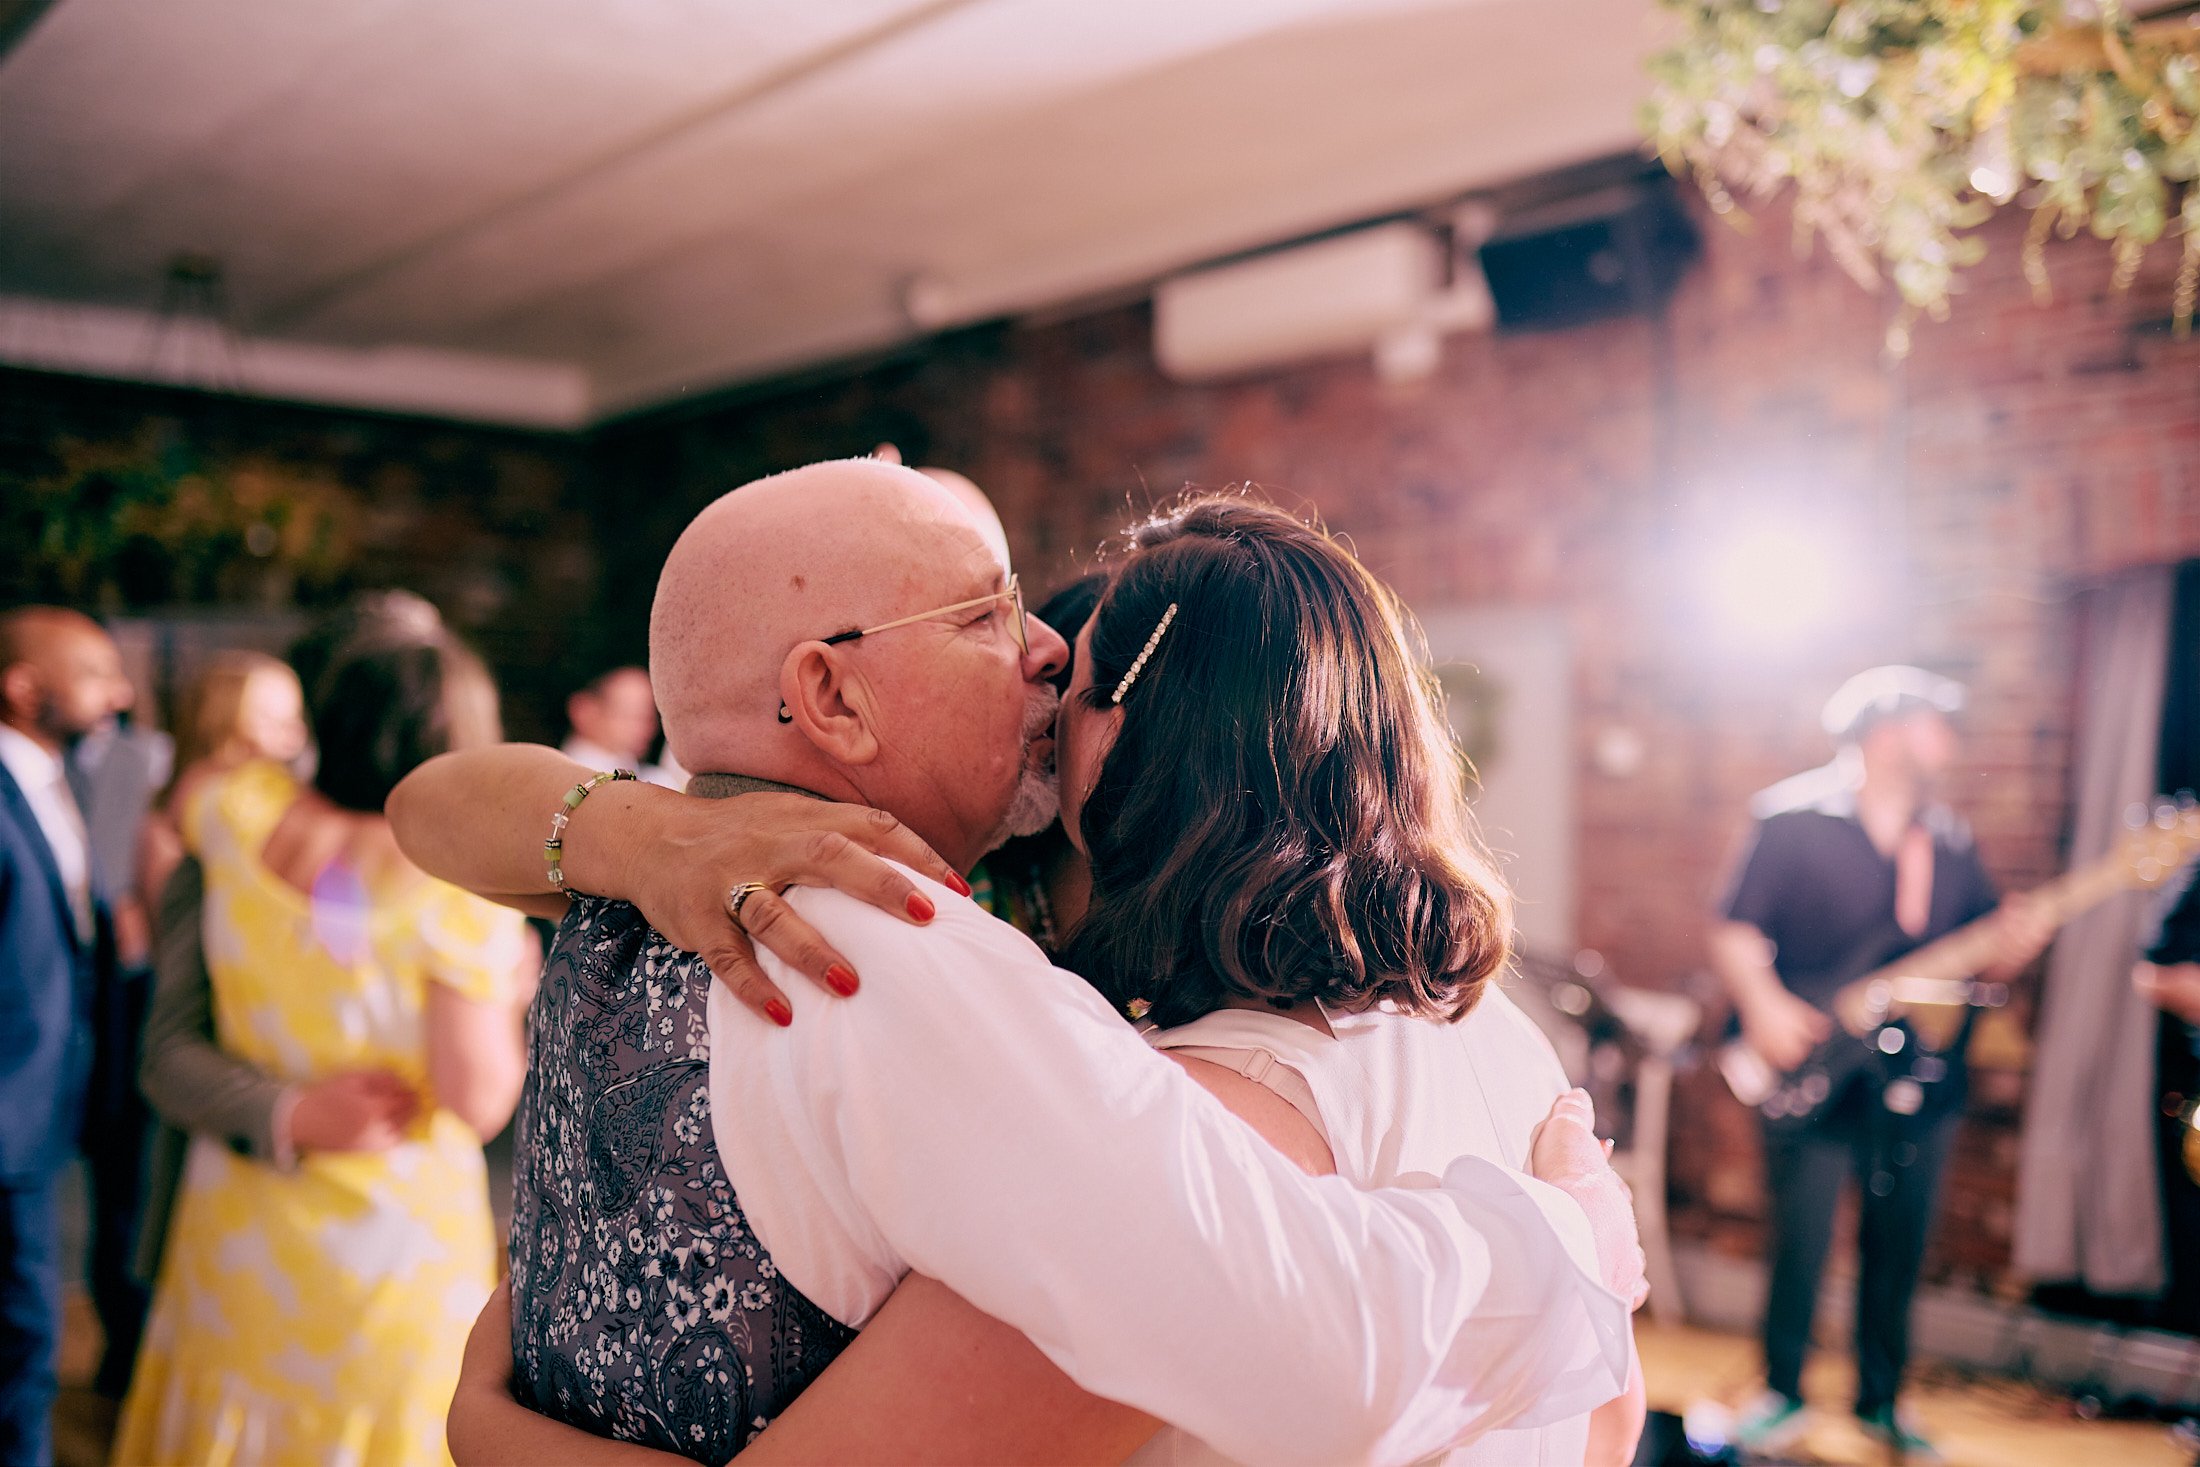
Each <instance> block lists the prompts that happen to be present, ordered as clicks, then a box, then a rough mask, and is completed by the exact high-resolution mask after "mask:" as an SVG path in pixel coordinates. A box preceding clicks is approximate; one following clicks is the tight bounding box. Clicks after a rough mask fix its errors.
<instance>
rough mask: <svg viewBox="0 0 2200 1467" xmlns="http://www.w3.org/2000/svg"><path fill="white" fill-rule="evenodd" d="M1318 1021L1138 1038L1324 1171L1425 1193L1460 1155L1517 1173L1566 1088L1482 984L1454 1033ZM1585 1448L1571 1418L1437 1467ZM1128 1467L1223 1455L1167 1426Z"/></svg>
mask: <svg viewBox="0 0 2200 1467" xmlns="http://www.w3.org/2000/svg"><path fill="white" fill-rule="evenodd" d="M1325 1018H1326V1019H1327V1021H1328V1024H1329V1032H1328V1033H1323V1032H1322V1031H1321V1030H1319V1029H1316V1028H1314V1027H1313V1026H1311V1025H1309V1024H1306V1023H1303V1022H1301V1021H1300V1020H1298V1019H1296V1018H1293V1017H1291V1016H1290V1015H1288V1014H1279V1013H1275V1012H1273V1011H1263V1010H1258V1009H1221V1010H1218V1011H1217V1012H1215V1013H1211V1014H1208V1015H1207V1016H1206V1017H1204V1018H1201V1019H1196V1020H1194V1021H1193V1022H1191V1023H1189V1024H1182V1025H1179V1026H1178V1027H1176V1028H1174V1029H1169V1030H1165V1031H1158V1032H1155V1033H1151V1034H1148V1035H1147V1039H1148V1040H1149V1041H1150V1042H1151V1043H1152V1044H1153V1045H1154V1047H1155V1048H1157V1049H1165V1050H1175V1051H1177V1052H1179V1053H1183V1054H1189V1055H1193V1056H1196V1057H1198V1058H1201V1059H1207V1060H1211V1061H1213V1062H1214V1063H1217V1064H1221V1065H1223V1066H1225V1067H1226V1068H1228V1069H1232V1070H1236V1071H1237V1072H1238V1073H1239V1074H1242V1075H1244V1076H1246V1077H1247V1078H1248V1079H1251V1080H1254V1081H1255V1082H1256V1083H1259V1084H1263V1085H1266V1086H1268V1088H1270V1089H1271V1090H1273V1091H1275V1092H1276V1093H1277V1094H1278V1095H1280V1096H1282V1097H1283V1098H1284V1099H1285V1100H1287V1101H1289V1102H1290V1103H1291V1104H1292V1105H1293V1106H1294V1107H1296V1108H1297V1109H1298V1110H1299V1111H1300V1113H1301V1114H1303V1115H1305V1117H1306V1119H1307V1120H1308V1122H1309V1123H1310V1124H1312V1125H1313V1126H1314V1128H1315V1129H1316V1130H1317V1131H1319V1132H1320V1133H1321V1134H1322V1137H1323V1139H1324V1140H1326V1141H1327V1142H1328V1143H1329V1148H1330V1152H1331V1155H1332V1156H1333V1157H1334V1158H1335V1160H1336V1163H1337V1174H1338V1175H1339V1176H1342V1177H1347V1178H1350V1179H1351V1180H1352V1181H1354V1182H1356V1183H1358V1184H1359V1185H1361V1186H1363V1187H1389V1186H1405V1187H1433V1186H1435V1185H1436V1180H1437V1178H1438V1177H1440V1176H1442V1175H1443V1174H1444V1171H1445V1169H1446V1168H1447V1167H1449V1166H1450V1165H1451V1163H1452V1162H1453V1161H1454V1160H1455V1159H1457V1158H1459V1157H1461V1156H1479V1157H1483V1158H1485V1159H1487V1160H1489V1161H1492V1162H1495V1163H1497V1164H1498V1165H1500V1166H1507V1167H1512V1168H1515V1169H1518V1170H1526V1168H1527V1165H1528V1141H1529V1138H1530V1137H1531V1136H1532V1135H1533V1134H1534V1131H1535V1128H1536V1126H1537V1125H1538V1124H1540V1123H1541V1122H1542V1120H1543V1118H1544V1117H1545V1116H1547V1115H1549V1114H1550V1110H1551V1102H1553V1101H1555V1100H1557V1099H1558V1097H1559V1096H1561V1095H1563V1094H1565V1093H1566V1091H1567V1090H1568V1089H1569V1088H1570V1087H1569V1086H1568V1085H1567V1083H1566V1071H1565V1068H1564V1067H1563V1066H1562V1065H1560V1064H1559V1062H1558V1055H1557V1053H1556V1052H1555V1051H1553V1050H1552V1048H1551V1041H1550V1040H1548V1039H1546V1038H1545V1037H1544V1036H1543V1031H1542V1030H1540V1029H1538V1028H1536V1026H1535V1024H1534V1023H1533V1021H1531V1020H1530V1019H1529V1018H1528V1016H1527V1015H1526V1014H1523V1013H1522V1012H1520V1009H1519V1007H1518V1005H1516V1004H1514V1003H1513V1001H1512V1000H1511V999H1510V998H1507V997H1506V996H1505V994H1504V992H1503V990H1501V989H1499V988H1498V987H1497V986H1496V985H1494V984H1492V985H1491V986H1490V987H1489V988H1487V989H1486V990H1484V992H1483V995H1482V999H1481V1001H1480V1002H1479V1003H1477V1004H1476V1005H1475V1007H1474V1011H1473V1012H1472V1013H1470V1014H1468V1015H1467V1017H1466V1018H1464V1019H1462V1020H1460V1021H1459V1022H1458V1023H1456V1024H1445V1023H1440V1022H1437V1021H1434V1020H1430V1019H1416V1018H1411V1017H1408V1016H1407V1015H1404V1014H1400V1013H1396V1012H1394V1011H1388V1010H1382V1009H1378V1010H1375V1011H1372V1012H1369V1013H1362V1014H1341V1013H1325ZM1294 1081H1295V1082H1296V1083H1292V1082H1294ZM1588 1444H1589V1416H1588V1413H1587V1412H1586V1411H1584V1412H1581V1413H1580V1414H1578V1415H1574V1416H1568V1417H1564V1418H1562V1419H1559V1420H1556V1421H1550V1422H1547V1423H1545V1424H1543V1425H1540V1426H1515V1427H1507V1428H1502V1429H1499V1430H1495V1431H1491V1432H1489V1433H1487V1434H1486V1435H1484V1436H1482V1437H1480V1438H1478V1439H1477V1440H1475V1441H1473V1442H1471V1443H1469V1444H1467V1445H1465V1446H1462V1447H1460V1448H1458V1449H1457V1450H1455V1451H1453V1452H1450V1453H1447V1454H1446V1455H1445V1456H1444V1457H1443V1458H1442V1461H1443V1462H1444V1464H1445V1467H1579V1464H1580V1463H1581V1461H1582V1460H1583V1459H1584V1456H1585V1454H1586V1453H1587V1450H1588ZM1131 1460H1132V1461H1133V1462H1134V1463H1138V1464H1140V1467H1146V1464H1161V1463H1170V1464H1178V1467H1193V1464H1219V1463H1222V1462H1225V1461H1226V1460H1227V1459H1225V1458H1222V1457H1221V1456H1219V1455H1218V1454H1217V1453H1215V1452H1214V1451H1213V1450H1212V1449H1211V1448H1209V1447H1207V1446H1206V1445H1205V1444H1204V1443H1202V1442H1199V1441H1197V1440H1196V1439H1193V1438H1191V1437H1189V1436H1188V1435H1186V1434H1185V1433H1184V1432H1181V1431H1168V1432H1163V1433H1161V1434H1160V1435H1159V1436H1156V1437H1155V1438H1154V1439H1153V1440H1152V1441H1151V1442H1149V1443H1148V1444H1147V1445H1146V1447H1145V1448H1144V1449H1143V1450H1141V1451H1140V1452H1139V1453H1138V1454H1137V1455H1136V1456H1134V1457H1133V1458H1132V1459H1131Z"/></svg>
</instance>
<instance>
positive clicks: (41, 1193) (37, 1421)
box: [0, 1176, 61, 1467]
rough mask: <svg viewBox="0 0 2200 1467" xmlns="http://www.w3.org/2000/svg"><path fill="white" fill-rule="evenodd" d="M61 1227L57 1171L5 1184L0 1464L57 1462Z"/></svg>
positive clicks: (0, 1229)
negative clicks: (55, 1423) (56, 1211)
mask: <svg viewBox="0 0 2200 1467" xmlns="http://www.w3.org/2000/svg"><path fill="white" fill-rule="evenodd" d="M60 1232H61V1229H60V1223H59V1220H58V1219H57V1218H56V1217H55V1215H54V1179H53V1178H52V1177H51V1176H48V1177H45V1178H42V1179H41V1178H10V1179H8V1180H5V1181H0V1467H46V1464H48V1463H50V1462H52V1461H53V1400H54V1350H55V1348H56V1346H57V1345H58V1344H59V1342H60V1338H61V1239H60Z"/></svg>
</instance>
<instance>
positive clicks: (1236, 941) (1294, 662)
mask: <svg viewBox="0 0 2200 1467" xmlns="http://www.w3.org/2000/svg"><path fill="white" fill-rule="evenodd" d="M1126 538H1127V539H1128V540H1129V542H1130V545H1131V547H1132V549H1131V554H1130V555H1129V557H1128V558H1127V559H1126V560H1125V561H1124V562H1123V564H1122V565H1121V567H1120V568H1119V569H1118V570H1117V571H1116V572H1115V575H1114V580H1113V582H1112V584H1111V585H1110V586H1109V588H1108V591H1107V593H1106V595H1105V596H1103V597H1102V599H1101V601H1100V604H1099V606H1098V608H1097V609H1096V610H1095V612H1094V613H1093V621H1092V641H1091V651H1090V657H1091V663H1092V677H1091V686H1090V690H1089V691H1088V692H1087V693H1085V694H1084V695H1083V696H1084V697H1085V698H1086V699H1087V700H1088V706H1089V707H1091V708H1092V709H1094V710H1096V711H1100V712H1105V711H1107V709H1108V708H1109V707H1110V706H1111V704H1110V701H1109V700H1110V697H1111V695H1112V694H1113V692H1114V690H1115V687H1116V684H1117V683H1118V682H1120V681H1121V680H1122V677H1123V675H1124V673H1125V672H1126V671H1127V670H1128V669H1129V668H1130V666H1131V664H1132V662H1133V661H1134V660H1135V659H1136V658H1137V657H1138V654H1139V652H1140V650H1141V649H1142V648H1143V647H1144V646H1145V645H1146V641H1147V638H1149V637H1150V636H1151V635H1152V634H1153V629H1154V627H1155V626H1156V625H1158V624H1159V623H1160V621H1161V618H1162V615H1163V613H1165V612H1166V611H1167V609H1168V607H1169V605H1170V604H1171V603H1172V602H1173V603H1175V605H1176V607H1177V613H1176V617H1175V620H1174V621H1172V622H1171V624H1170V626H1169V629H1168V631H1167V633H1166V634H1164V635H1163V636H1162V638H1161V640H1160V642H1159V644H1158V645H1157V646H1156V647H1155V649H1154V653H1153V656H1152V657H1151V658H1150V659H1149V660H1148V661H1147V663H1146V665H1145V667H1144V668H1143V669H1142V670H1141V671H1140V672H1139V675H1138V678H1137V681H1136V682H1135V683H1133V684H1132V686H1131V688H1130V691H1129V692H1128V693H1127V694H1126V695H1125V696H1124V699H1123V703H1122V708H1123V722H1122V729H1121V732H1120V733H1119V734H1118V736H1117V738H1116V740H1115V743H1114V746H1113V747H1112V748H1111V749H1110V750H1109V751H1108V753H1107V755H1106V757H1105V759H1104V760H1103V761H1102V763H1101V768H1100V775H1099V779H1098V781H1097V782H1096V783H1095V785H1094V787H1093V789H1092V792H1091V793H1090V794H1089V795H1088V796H1087V797H1086V799H1085V801H1084V807H1083V811H1082V815H1081V817H1080V820H1079V824H1080V827H1081V829H1082V832H1083V835H1084V840H1085V846H1086V849H1087V850H1088V852H1089V853H1090V855H1091V858H1092V877H1093V890H1092V905H1091V907H1090V909H1089V910H1088V912H1087V914H1086V916H1085V919H1084V920H1083V921H1082V922H1081V923H1079V924H1078V927H1077V929H1076V931H1075V932H1074V933H1072V934H1071V936H1070V940H1069V944H1068V952H1067V955H1066V957H1065V958H1064V964H1065V966H1067V967H1069V968H1070V969H1072V970H1073V971H1076V972H1079V973H1083V974H1084V975H1085V976H1086V977H1087V978H1088V979H1089V980H1091V981H1092V982H1093V983H1094V985H1095V986H1097V987H1098V988H1099V989H1100V991H1101V992H1102V993H1103V994H1105V995H1106V996H1107V997H1108V998H1109V999H1110V1000H1111V1001H1112V1002H1114V1003H1115V1004H1116V1005H1117V1006H1118V1007H1120V1008H1126V1009H1127V1008H1129V1007H1130V1006H1131V1005H1132V1004H1133V1001H1134V1000H1140V999H1143V1000H1145V1001H1146V1002H1147V1003H1148V1004H1150V1005H1151V1008H1150V1013H1151V1016H1152V1018H1153V1019H1154V1020H1155V1021H1156V1022H1157V1023H1159V1024H1161V1025H1163V1026H1169V1025H1175V1024H1182V1023H1186V1022H1189V1021H1190V1020H1192V1019H1195V1018H1198V1017H1199V1016H1200V1015H1202V1014H1205V1013H1208V1012H1210V1011H1212V1010H1214V1009H1217V1008H1220V1007H1223V1006H1224V1005H1225V1004H1227V1003H1228V1002H1229V1001H1231V1000H1232V999H1259V1000H1263V1001H1265V1002H1268V1003H1271V1004H1274V1005H1276V1006H1278V1007H1286V1006H1289V1005H1292V1004H1295V1003H1300V1002H1303V1001H1305V1000H1307V999H1319V1000H1321V1001H1322V1002H1323V1003H1325V1004H1328V1005H1330V1006H1332V1007H1335V1008H1339V1009H1345V1010H1358V1009H1365V1008H1368V1007H1371V1006H1373V1005H1375V1004H1377V1003H1381V1002H1383V1001H1386V1000H1388V1001H1390V1002H1392V1003H1394V1004H1395V1005H1396V1006H1397V1007H1398V1008H1399V1009H1401V1010H1402V1011H1404V1012H1407V1013H1411V1014H1415V1015H1418V1016H1422V1017H1427V1018H1441V1019H1447V1020H1448V1019H1458V1018H1461V1017H1463V1016H1464V1015H1465V1014H1466V1013H1467V1011H1468V1010H1469V1009H1471V1008H1473V1006H1474V1003H1475V1000H1476V999H1477V998H1479V997H1480V996H1481V992H1482V985H1483V984H1484V983H1485V982H1486V981H1487V980H1488V979H1489V977H1490V975H1491V974H1493V973H1495V972H1496V971H1497V969H1498V968H1499V967H1500V966H1502V965H1503V963H1504V961H1505V958H1506V953H1507V945H1508V941H1509V934H1510V931H1511V926H1512V910H1511V901H1510V898H1509V897H1508V896H1507V894H1506V891H1505V888H1504V885H1503V883H1502V882H1501V881H1500V880H1499V879H1498V877H1497V875H1496V873H1495V871H1494V870H1493V869H1492V867H1491V864H1490V861H1489V859H1488V857H1487V855H1486V853H1485V851H1484V850H1483V847H1482V844H1481V842H1480V840H1479V839H1478V838H1477V836H1476V834H1475V829H1474V821H1473V817H1472V815H1471V814H1470V813H1469V811H1468V808H1467V802H1466V792H1465V772H1464V764H1463V761H1462V759H1461V758H1460V755H1459V751H1458V747H1457V744H1456V742H1455V741H1454V739H1453V738H1452V735H1451V732H1450V729H1449V727H1448V726H1447V724H1446V723H1445V720H1444V718H1443V714H1442V704H1441V695H1440V694H1439V693H1438V691H1437V688H1436V683H1435V679H1434V676H1433V674H1432V673H1431V671H1430V669H1429V666H1428V658H1427V654H1426V650H1425V648H1424V646H1423V644H1422V642H1421V638H1420V632H1419V628H1418V627H1417V626H1416V625H1415V624H1414V623H1413V622H1412V620H1411V618H1410V616H1409V615H1408V614H1407V612H1406V611H1405V609H1404V608H1403V607H1402V606H1401V605H1400V604H1399V602H1398V599H1397V597H1396V596H1394V595H1392V594H1391V592H1390V591H1389V589H1388V588H1387V587H1385V586H1384V585H1383V584H1382V583H1381V582H1380V581H1378V580H1376V579H1375V577H1374V576H1372V575H1370V574H1369V573H1368V571H1367V569H1366V567H1364V566H1362V565H1361V564H1360V563H1359V561H1358V560H1356V559H1354V558H1353V556H1352V555H1351V553H1350V552H1348V551H1347V550H1345V549H1344V548H1343V547H1342V546H1340V545H1339V544H1337V542H1336V541H1334V540H1332V539H1331V538H1330V537H1329V536H1328V535H1327V534H1325V533H1324V532H1323V531H1322V530H1321V529H1319V528H1318V527H1314V526H1310V525H1307V524H1305V523H1302V522H1301V521H1299V520H1298V519H1295V518H1293V517H1292V516H1291V515H1289V514H1287V513H1285V512H1284V511H1283V510H1280V509H1277V508H1275V507H1274V506H1273V505H1269V504H1264V503H1261V502H1259V501H1257V500H1253V499H1249V498H1245V497H1242V496H1236V495H1230V496H1218V495H1212V494H1209V495H1201V496H1197V497H1193V498H1189V499H1187V500H1185V501H1184V502H1182V503H1180V504H1179V505H1177V506H1176V507H1175V508H1174V509H1171V510H1168V511H1166V512H1164V513H1161V514H1159V515H1157V516H1155V517H1154V518H1152V519H1150V520H1148V521H1146V522H1145V523H1143V524H1141V525H1138V526H1136V527H1135V528H1133V529H1132V530H1130V531H1128V532H1127V534H1126Z"/></svg>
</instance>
